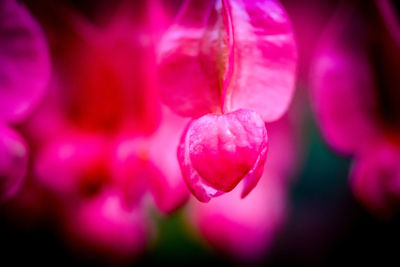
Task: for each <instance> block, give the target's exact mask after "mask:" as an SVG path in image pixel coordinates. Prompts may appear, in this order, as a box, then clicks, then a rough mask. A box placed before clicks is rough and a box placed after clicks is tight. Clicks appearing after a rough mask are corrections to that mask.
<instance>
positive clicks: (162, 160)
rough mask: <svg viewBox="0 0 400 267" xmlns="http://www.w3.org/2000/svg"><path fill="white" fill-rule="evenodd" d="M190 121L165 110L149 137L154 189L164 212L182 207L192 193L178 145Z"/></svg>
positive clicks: (151, 183)
mask: <svg viewBox="0 0 400 267" xmlns="http://www.w3.org/2000/svg"><path fill="white" fill-rule="evenodd" d="M186 123H187V120H184V119H182V118H180V117H178V116H176V115H174V114H172V113H171V112H170V111H168V110H167V109H164V110H163V119H162V123H161V125H160V128H159V129H158V130H157V131H156V132H155V133H154V135H153V136H152V137H151V138H150V140H149V154H148V158H149V160H150V162H151V163H152V164H153V165H154V168H153V170H154V171H153V174H152V175H150V177H149V182H150V190H151V192H152V194H153V197H154V200H155V203H156V205H157V207H158V209H159V210H160V211H161V212H163V213H164V214H170V213H171V212H173V211H175V210H177V209H178V208H180V207H182V206H183V205H184V204H185V203H186V202H187V200H188V198H189V195H190V192H189V190H188V189H187V186H186V184H185V181H184V180H183V177H182V173H181V170H180V168H179V163H178V160H177V158H176V147H177V146H178V144H179V139H180V133H181V132H182V130H183V129H184V128H185V124H186Z"/></svg>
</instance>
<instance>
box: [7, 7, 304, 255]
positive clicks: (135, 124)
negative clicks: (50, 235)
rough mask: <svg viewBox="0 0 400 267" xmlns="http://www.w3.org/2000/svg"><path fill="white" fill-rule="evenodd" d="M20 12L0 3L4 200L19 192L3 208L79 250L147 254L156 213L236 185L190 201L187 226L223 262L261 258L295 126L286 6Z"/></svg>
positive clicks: (275, 218) (276, 216) (282, 191)
mask: <svg viewBox="0 0 400 267" xmlns="http://www.w3.org/2000/svg"><path fill="white" fill-rule="evenodd" d="M84 5H85V4H82V6H84ZM28 6H29V8H26V7H25V6H23V5H22V4H19V3H17V2H16V1H15V0H0V177H1V181H0V197H1V198H3V197H10V196H11V195H12V194H15V192H16V191H17V190H18V189H19V188H20V187H21V186H22V189H21V192H20V193H19V194H18V195H17V196H16V198H15V199H13V200H10V202H9V203H11V207H14V208H15V209H17V210H19V211H20V212H21V213H24V214H27V213H30V214H31V215H32V216H33V217H36V218H39V217H40V218H42V217H43V218H49V217H50V219H51V220H53V221H56V222H57V224H56V225H57V227H58V229H61V232H62V233H64V234H65V237H66V239H67V240H68V242H69V243H70V244H71V245H72V246H73V247H74V248H75V249H76V250H77V251H79V252H87V251H89V252H93V253H95V254H96V255H98V256H99V257H101V258H105V259H107V260H110V259H111V260H118V261H119V260H123V261H124V260H127V259H128V260H130V259H132V258H135V257H137V256H138V255H140V254H141V253H143V252H144V251H145V249H146V247H147V246H148V244H149V240H150V238H151V236H152V233H153V232H154V229H153V228H154V227H153V224H152V222H151V219H150V214H149V209H151V207H152V206H155V207H156V208H157V209H158V211H160V212H161V213H162V214H164V215H169V214H171V213H173V212H174V211H176V210H177V209H179V208H181V207H182V206H183V205H184V204H186V202H187V201H188V199H189V197H190V191H191V192H192V194H193V195H194V196H195V197H196V198H197V200H200V201H201V202H208V201H209V200H210V199H211V198H212V197H216V196H220V195H222V194H224V193H227V192H230V191H233V192H231V193H229V194H226V195H224V196H220V197H219V198H218V199H215V200H214V201H213V202H211V203H209V204H203V203H200V202H198V201H197V200H196V202H192V203H191V204H190V205H188V214H189V215H188V218H189V220H190V221H191V224H192V225H193V226H195V227H196V228H197V229H198V230H199V231H200V232H201V233H202V234H203V235H204V237H205V238H206V239H207V240H208V241H209V242H210V243H211V244H212V245H215V246H216V247H217V248H219V249H222V250H223V251H224V252H226V253H228V254H232V255H233V256H234V257H239V258H242V259H253V258H257V257H261V256H262V255H263V253H264V252H265V250H266V249H267V248H268V247H269V246H270V244H271V242H272V240H273V238H274V236H275V233H276V232H277V231H278V229H279V228H280V226H281V225H282V224H283V221H284V218H285V215H286V201H285V199H286V194H287V187H288V185H289V181H288V179H287V177H288V176H289V174H290V172H291V171H290V170H291V169H292V167H293V166H294V165H295V163H294V162H295V161H296V160H295V158H296V148H295V147H296V146H295V145H294V142H293V138H294V133H293V131H294V130H293V122H292V121H291V120H290V119H289V118H288V117H283V119H281V120H280V121H278V122H274V121H276V120H278V119H279V118H281V117H282V116H283V115H284V113H285V112H286V111H287V109H288V106H289V104H290V102H291V99H292V97H293V91H294V82H295V74H296V64H297V47H296V42H295V39H294V33H293V30H292V26H291V23H290V20H289V17H288V15H287V14H286V12H285V10H284V8H283V6H282V5H281V4H280V3H279V2H278V1H276V0H258V1H247V0H218V1H214V0H206V1H204V0H186V1H184V2H183V3H182V5H181V8H180V9H179V11H178V14H177V15H176V16H173V13H174V11H173V10H174V8H172V6H173V5H172V3H170V2H169V1H161V0H148V1H124V0H121V1H115V2H114V3H113V4H110V3H106V2H103V1H99V3H98V5H97V6H96V8H93V10H92V11H94V12H93V13H90V12H89V13H88V12H85V10H84V9H81V8H80V7H82V6H79V4H77V6H73V5H72V4H71V3H70V4H67V3H63V2H62V1H47V0H40V1H35V2H34V3H31V5H29V4H28ZM44 7H45V8H44ZM28 10H29V12H28ZM31 14H33V15H34V16H35V19H34V17H33V15H31ZM39 25H40V26H39ZM42 29H43V30H42ZM50 62H51V64H50ZM39 101H40V103H39ZM162 102H163V103H164V104H166V106H168V108H167V107H164V106H163V105H162ZM171 110H172V111H171ZM28 115H29V116H28ZM184 117H189V118H191V120H189V119H187V118H184ZM11 123H17V124H18V129H19V131H20V132H21V133H22V134H23V136H25V137H26V141H24V140H23V139H22V138H21V137H19V135H18V134H17V133H16V132H15V131H14V130H12V128H11V127H10V125H9V124H11ZM266 123H268V124H267V125H266ZM267 127H268V132H269V133H268V135H267ZM269 138H270V139H271V140H272V141H271V145H269V143H268V142H269ZM28 147H29V153H30V160H29V164H28V158H27V151H28ZM268 150H269V152H268ZM267 152H268V153H269V154H270V156H269V162H268V163H267V165H266V166H267V167H266V169H265V170H264V164H265V161H266V158H267ZM25 176H27V180H26V182H25V183H24V184H23V185H22V179H23V178H24V177H25ZM261 177H263V178H262V180H261V182H260V184H259V185H258V186H257V187H256V185H257V183H258V181H259V180H260V178H261ZM242 180H243V190H242V191H241V192H239V191H238V189H237V188H236V186H237V185H238V183H239V182H241V181H242ZM235 188H236V189H235ZM253 189H254V192H253V193H251V194H250V192H251V191H252V190H253ZM248 194H250V195H249V196H247V195H248ZM246 196H247V197H246ZM244 197H246V198H244ZM243 198H244V199H243ZM35 212H36V213H35ZM221 228H225V231H221Z"/></svg>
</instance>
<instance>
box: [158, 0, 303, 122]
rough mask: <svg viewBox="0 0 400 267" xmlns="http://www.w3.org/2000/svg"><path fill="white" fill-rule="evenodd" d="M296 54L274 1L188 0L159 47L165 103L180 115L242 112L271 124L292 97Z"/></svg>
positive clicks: (285, 20)
mask: <svg viewBox="0 0 400 267" xmlns="http://www.w3.org/2000/svg"><path fill="white" fill-rule="evenodd" d="M296 57H297V56H296V45H295V42H294V37H293V31H292V28H291V25H290V22H289V19H288V17H287V15H286V13H285V11H284V10H283V8H282V6H281V5H280V4H278V3H277V2H276V1H271V0H262V1H242V0H232V1H199V0H187V1H186V2H185V4H184V5H183V8H182V9H181V11H180V13H179V15H178V17H177V20H176V22H175V24H174V25H172V26H171V28H170V29H169V30H168V31H167V33H166V34H165V36H164V39H163V41H162V43H161V45H160V49H159V63H160V81H161V86H162V96H163V100H164V102H165V103H166V104H167V105H168V106H169V107H170V108H171V109H172V110H174V111H175V112H177V113H178V114H180V115H183V116H189V117H199V116H201V115H205V114H207V113H215V112H219V111H220V110H223V111H224V112H229V111H232V110H235V109H240V108H246V109H252V110H255V111H257V112H258V113H259V114H260V115H261V117H262V118H263V119H264V120H266V121H272V120H275V119H277V118H279V117H280V116H281V115H282V114H283V112H284V111H285V110H286V109H287V106H288V104H289V102H290V100H291V97H292V93H293V88H294V76H295V68H296ZM277 77H279V78H277Z"/></svg>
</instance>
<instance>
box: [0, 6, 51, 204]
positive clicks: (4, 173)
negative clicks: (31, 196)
mask: <svg viewBox="0 0 400 267" xmlns="http://www.w3.org/2000/svg"><path fill="white" fill-rule="evenodd" d="M49 75H50V60H49V52H48V49H47V44H46V41H45V38H44V35H43V33H42V30H41V29H40V27H39V25H38V23H37V22H36V21H35V19H34V18H33V17H32V16H31V14H30V13H29V12H28V10H27V9H26V8H25V6H24V5H22V4H20V3H17V2H16V1H14V0H0V177H1V178H0V179H1V181H0V199H1V200H4V199H9V198H10V197H12V196H14V195H15V194H16V193H17V191H18V190H19V189H20V187H21V185H22V183H23V180H24V178H25V174H26V172H27V165H28V148H27V146H26V144H25V142H24V141H23V140H22V138H21V137H20V136H19V134H18V133H16V132H15V131H14V130H13V129H12V128H11V127H10V126H8V123H15V122H20V121H21V120H22V119H23V118H25V117H26V116H27V115H28V114H29V113H30V112H31V111H32V110H33V108H34V107H35V106H36V105H37V104H38V102H39V100H40V99H41V97H42V95H43V93H44V91H45V88H46V85H47V82H48V79H49Z"/></svg>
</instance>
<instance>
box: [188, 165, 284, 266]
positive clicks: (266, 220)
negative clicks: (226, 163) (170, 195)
mask: <svg viewBox="0 0 400 267" xmlns="http://www.w3.org/2000/svg"><path fill="white" fill-rule="evenodd" d="M280 180H281V177H277V176H276V175H274V174H273V173H269V172H265V173H264V175H263V177H262V179H261V181H260V183H259V185H258V186H257V188H255V189H254V190H253V192H252V194H250V195H249V196H248V197H246V198H245V199H242V198H241V196H240V195H241V193H240V188H236V189H234V190H233V191H232V192H231V193H230V194H225V195H223V196H221V197H218V198H217V199H215V200H213V201H212V202H210V203H207V204H203V203H200V202H193V203H191V205H190V206H189V212H190V214H189V215H190V216H189V219H191V221H192V225H193V226H194V227H195V228H196V229H198V231H199V232H200V233H201V234H202V235H203V236H204V238H205V239H206V240H207V241H208V242H209V243H210V244H211V245H212V246H213V247H215V248H216V249H218V250H220V251H222V252H224V253H225V254H228V255H229V256H231V257H233V258H235V259H239V260H242V261H251V260H257V259H259V258H261V257H263V256H265V254H266V253H267V252H268V249H269V248H270V247H271V245H272V244H273V241H274V238H275V236H276V234H277V232H278V231H279V229H280V227H281V226H282V224H283V222H284V219H285V217H286V204H285V192H284V188H283V187H282V184H281V183H280Z"/></svg>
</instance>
